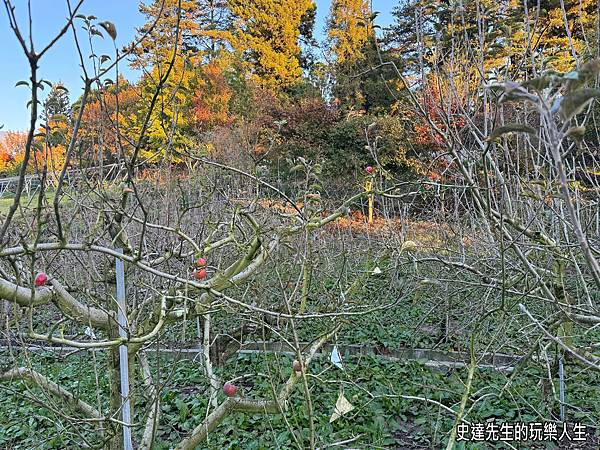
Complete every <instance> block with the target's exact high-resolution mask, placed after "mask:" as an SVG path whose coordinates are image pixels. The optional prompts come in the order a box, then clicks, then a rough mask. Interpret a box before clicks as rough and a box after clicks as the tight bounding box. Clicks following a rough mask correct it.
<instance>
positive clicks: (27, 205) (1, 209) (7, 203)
mask: <svg viewBox="0 0 600 450" xmlns="http://www.w3.org/2000/svg"><path fill="white" fill-rule="evenodd" d="M54 196H55V192H54V191H46V195H45V197H46V201H47V202H48V203H52V202H53V201H54ZM38 198H39V194H38V193H36V194H34V195H33V196H29V195H22V196H21V201H20V205H21V207H22V208H23V209H25V210H32V209H35V208H36V206H37V202H38ZM14 201H15V200H14V196H11V197H1V198H0V214H7V213H8V211H9V209H10V207H11V206H12V204H13V203H14ZM62 201H64V199H63V200H62Z"/></svg>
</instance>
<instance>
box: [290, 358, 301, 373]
mask: <svg viewBox="0 0 600 450" xmlns="http://www.w3.org/2000/svg"><path fill="white" fill-rule="evenodd" d="M292 367H293V368H294V372H302V364H301V363H300V361H298V360H297V359H295V360H294V363H293V364H292Z"/></svg>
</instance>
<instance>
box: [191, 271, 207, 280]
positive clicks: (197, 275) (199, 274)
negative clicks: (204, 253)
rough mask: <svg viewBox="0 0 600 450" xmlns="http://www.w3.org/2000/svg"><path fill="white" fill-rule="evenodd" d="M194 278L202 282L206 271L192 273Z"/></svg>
mask: <svg viewBox="0 0 600 450" xmlns="http://www.w3.org/2000/svg"><path fill="white" fill-rule="evenodd" d="M194 278H195V279H196V280H204V279H205V278H206V269H200V270H199V271H197V272H194Z"/></svg>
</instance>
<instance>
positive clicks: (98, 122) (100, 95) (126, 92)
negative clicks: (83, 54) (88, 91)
mask: <svg viewBox="0 0 600 450" xmlns="http://www.w3.org/2000/svg"><path fill="white" fill-rule="evenodd" d="M140 100H141V99H140V94H139V92H138V90H137V89H136V88H135V87H134V86H132V85H130V84H129V83H127V82H126V81H122V82H121V83H120V85H119V87H118V88H117V87H116V86H111V87H109V88H108V89H106V90H105V91H103V92H96V93H95V96H94V97H93V99H92V101H90V102H89V103H88V104H87V105H86V107H85V111H84V112H83V118H82V119H83V120H82V126H81V131H80V137H81V140H82V141H83V142H84V143H85V147H86V149H87V151H88V152H89V153H90V158H91V159H92V160H93V161H94V162H95V163H98V159H99V157H100V154H102V155H103V157H105V158H108V159H110V157H111V156H112V155H116V154H118V153H119V150H120V148H119V146H120V145H121V144H122V145H127V144H128V139H127V138H134V137H135V132H136V130H137V129H138V128H139V121H138V111H139V108H140ZM119 135H120V136H119Z"/></svg>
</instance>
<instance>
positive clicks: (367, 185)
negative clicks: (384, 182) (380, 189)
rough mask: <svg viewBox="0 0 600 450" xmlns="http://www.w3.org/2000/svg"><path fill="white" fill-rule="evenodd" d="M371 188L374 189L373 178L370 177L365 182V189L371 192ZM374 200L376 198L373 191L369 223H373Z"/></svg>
mask: <svg viewBox="0 0 600 450" xmlns="http://www.w3.org/2000/svg"><path fill="white" fill-rule="evenodd" d="M371 189H373V179H372V178H369V179H367V181H366V182H365V191H366V192H370V191H371ZM373 200H374V195H373V193H372V192H371V193H370V194H369V223H373Z"/></svg>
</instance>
